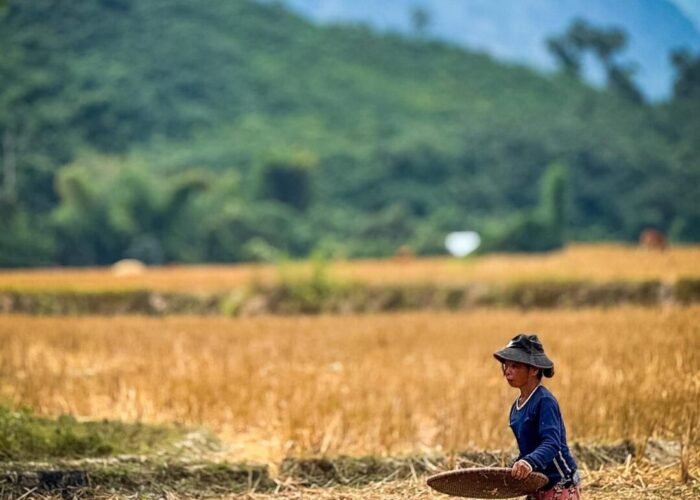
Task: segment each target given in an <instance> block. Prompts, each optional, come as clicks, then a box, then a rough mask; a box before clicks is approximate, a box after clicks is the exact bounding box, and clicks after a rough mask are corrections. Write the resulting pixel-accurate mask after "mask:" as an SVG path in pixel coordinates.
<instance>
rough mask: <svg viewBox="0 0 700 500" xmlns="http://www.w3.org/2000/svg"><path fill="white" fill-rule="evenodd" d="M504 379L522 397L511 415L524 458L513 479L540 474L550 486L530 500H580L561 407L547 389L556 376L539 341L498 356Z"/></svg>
mask: <svg viewBox="0 0 700 500" xmlns="http://www.w3.org/2000/svg"><path fill="white" fill-rule="evenodd" d="M494 357H495V358H496V359H497V360H498V361H500V362H501V366H502V368H503V375H504V376H505V377H506V380H508V383H509V384H510V385H511V387H516V388H518V389H520V396H519V397H518V399H516V400H515V402H514V403H513V407H512V408H511V410H510V427H511V429H513V433H514V434H515V439H516V440H517V441H518V448H519V449H520V454H519V455H518V459H517V460H516V462H515V464H513V468H512V472H511V473H512V475H513V477H515V478H517V479H525V478H526V477H527V476H528V475H530V473H531V472H532V471H536V472H541V473H543V474H545V475H546V476H547V478H548V479H549V482H548V483H547V484H546V485H545V486H544V487H543V488H542V489H541V490H540V491H538V492H537V493H536V494H535V495H532V496H529V497H528V500H578V499H580V498H581V490H580V485H579V483H580V479H579V475H578V472H577V468H576V462H575V461H574V459H573V457H572V456H571V453H570V452H569V447H568V445H567V444H566V429H565V428H564V421H563V420H562V416H561V412H560V411H559V403H557V400H556V398H555V397H554V396H553V395H552V393H551V392H549V390H548V389H547V388H546V387H544V386H543V385H542V377H543V376H544V377H552V376H553V375H554V363H552V361H551V360H550V359H549V358H548V357H547V355H546V354H545V353H544V347H543V346H542V343H541V342H540V340H539V339H538V338H537V335H526V334H520V335H516V336H515V337H513V339H512V340H511V341H510V342H509V343H508V345H507V346H506V347H504V348H503V349H501V350H500V351H498V352H496V353H494Z"/></svg>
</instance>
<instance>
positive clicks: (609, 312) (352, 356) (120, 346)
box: [0, 306, 700, 463]
mask: <svg viewBox="0 0 700 500" xmlns="http://www.w3.org/2000/svg"><path fill="white" fill-rule="evenodd" d="M699 317H700V307H698V306H694V307H685V308H681V307H672V308H633V307H625V308H617V309H589V310H576V311H572V310H568V311H541V310H540V311H531V312H520V311H513V310H474V311H470V312H461V313H435V312H432V313H425V312H416V313H402V314H383V315H364V316H315V317H309V316H307V317H304V316H298V317H259V318H237V319H234V318H223V317H163V318H149V317H133V316H132V317H125V316H118V317H79V318H75V317H72V318H67V317H52V318H42V317H28V316H13V315H5V316H0V345H2V348H1V349H0V398H2V399H4V401H6V402H8V403H10V404H12V405H29V406H31V407H32V408H34V409H35V410H36V412H37V413H39V414H43V415H58V414H62V413H72V414H75V415H77V416H81V417H86V418H110V419H121V420H129V421H133V420H143V421H147V422H183V423H186V424H190V425H196V426H199V425H201V426H205V427H207V428H209V429H211V430H213V431H214V432H216V433H217V434H219V435H220V436H221V437H222V438H223V439H224V440H225V441H226V442H228V443H230V444H231V452H230V453H231V458H235V459H251V460H259V461H264V462H266V463H272V462H277V461H278V460H279V459H280V458H281V457H283V456H287V455H318V454H328V455H338V454H352V455H364V454H374V455H384V454H392V455H393V454H402V453H410V452H419V453H429V452H432V451H454V450H464V449H471V448H476V449H484V448H489V449H492V448H509V447H512V446H513V445H514V440H513V437H512V435H511V433H510V430H509V429H508V427H507V413H508V409H509V407H510V404H511V402H512V400H513V398H515V396H516V394H515V392H514V391H513V390H512V389H510V388H509V387H508V386H507V384H506V383H505V381H504V380H503V379H502V377H501V374H500V368H499V366H498V364H497V362H496V361H495V360H494V359H493V358H492V356H491V353H492V352H493V351H494V350H496V349H498V348H500V347H501V346H502V345H504V344H505V343H506V342H507V341H508V339H510V337H512V336H513V335H514V334H515V333H516V332H519V331H535V332H539V334H540V335H541V338H542V339H543V341H544V344H545V347H546V348H547V351H548V353H549V354H550V356H551V357H552V358H553V359H554V361H555V364H556V371H557V374H556V375H555V377H554V378H553V379H551V380H548V381H547V382H546V383H547V385H548V386H549V387H550V388H551V389H552V390H553V391H554V393H555V394H556V395H557V397H558V398H559V400H560V403H561V406H562V410H563V413H564V417H565V421H566V424H567V427H568V433H569V440H570V441H578V442H587V441H619V440H621V439H624V438H629V439H633V440H635V441H636V442H638V443H642V442H643V441H644V440H645V439H646V438H648V437H650V436H654V437H662V438H669V439H677V440H680V441H682V442H684V443H689V444H691V445H692V446H697V443H698V435H697V434H698V433H697V432H694V431H696V426H697V422H698V420H697V419H698V415H699V414H700V322H698V318H699Z"/></svg>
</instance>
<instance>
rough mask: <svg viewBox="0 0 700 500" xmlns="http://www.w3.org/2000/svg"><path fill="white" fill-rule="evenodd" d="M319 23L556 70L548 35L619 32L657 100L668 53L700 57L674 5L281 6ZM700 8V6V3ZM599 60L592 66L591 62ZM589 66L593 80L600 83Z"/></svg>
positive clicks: (333, 1)
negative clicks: (414, 37)
mask: <svg viewBox="0 0 700 500" xmlns="http://www.w3.org/2000/svg"><path fill="white" fill-rule="evenodd" d="M282 1H283V2H284V3H285V4H287V5H290V6H292V7H293V8H295V9H296V10H297V11H298V12H301V13H303V14H305V15H307V16H309V17H310V18H311V19H314V20H317V21H320V22H346V23H347V22H363V23H368V24H369V25H371V26H373V27H376V28H378V29H380V30H382V31H400V32H403V33H409V34H410V33H416V32H420V33H421V34H422V35H423V36H429V37H436V38H439V39H441V40H446V41H449V42H451V43H454V44H457V45H461V46H463V47H465V48H467V49H471V50H474V49H478V50H483V51H485V52H487V53H488V54H492V55H493V56H494V57H496V58H498V59H501V60H505V61H509V62H513V61H517V62H521V63H523V64H528V65H532V66H534V67H536V68H539V69H540V70H547V71H548V70H551V69H552V68H554V60H553V58H552V56H551V54H550V53H549V52H548V51H547V48H546V44H545V41H546V39H547V38H548V37H550V36H552V35H554V34H556V33H559V32H561V31H564V30H565V29H566V28H567V26H568V25H569V24H571V23H572V22H573V21H574V20H575V19H583V20H585V21H587V22H590V23H592V24H594V25H596V26H600V27H604V28H610V27H618V28H621V29H623V30H624V31H625V32H626V33H627V37H628V40H629V43H628V44H627V46H626V47H625V49H624V50H623V51H622V53H621V54H619V57H618V59H619V60H620V61H624V62H625V63H626V64H627V65H629V67H630V68H631V69H632V70H633V72H634V80H635V82H636V83H637V84H638V85H639V86H640V88H641V89H642V90H643V91H644V93H645V94H646V95H647V96H649V97H651V98H654V99H659V98H663V97H665V96H667V95H668V92H669V88H670V82H671V79H672V65H671V62H670V61H669V58H668V53H669V52H671V51H672V50H675V49H679V48H686V49H688V50H691V51H694V52H696V53H697V52H700V32H698V28H697V26H696V25H694V24H693V22H692V19H690V18H689V17H688V16H687V15H685V14H684V12H683V11H681V10H680V8H679V7H678V6H677V5H675V4H674V1H673V0H614V1H610V0H496V1H494V0H352V1H337V0H282ZM689 1H690V2H693V3H696V5H697V6H698V7H699V8H700V2H698V1H697V0H689ZM591 62H592V61H591ZM597 70H598V67H597V66H596V65H595V64H589V65H588V66H587V67H586V74H587V76H589V77H590V79H591V80H592V81H595V80H596V77H599V72H598V71H597Z"/></svg>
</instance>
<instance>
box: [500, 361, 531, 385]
mask: <svg viewBox="0 0 700 500" xmlns="http://www.w3.org/2000/svg"><path fill="white" fill-rule="evenodd" d="M537 372H538V369H537V368H535V367H534V366H530V365H526V364H525V363H518V362H517V361H506V362H504V363H503V376H504V377H505V378H506V380H507V381H508V383H509V384H510V386H511V387H518V388H520V387H523V386H525V385H527V384H528V383H529V382H530V381H531V379H537Z"/></svg>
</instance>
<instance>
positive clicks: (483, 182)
mask: <svg viewBox="0 0 700 500" xmlns="http://www.w3.org/2000/svg"><path fill="white" fill-rule="evenodd" d="M0 47H2V53H1V55H0V81H1V82H2V84H1V86H0V133H1V134H2V163H1V165H2V177H1V179H2V201H1V202H0V235H1V236H0V265H3V266H19V265H43V264H78V265H88V264H104V263H110V262H113V261H115V260H118V259H120V258H123V257H127V256H131V257H137V258H140V259H143V260H146V261H149V262H166V261H184V262H193V261H197V262H203V261H224V262H225V261H239V260H248V259H270V258H275V257H276V256H279V255H282V254H287V255H291V256H304V255H308V254H310V253H312V252H314V251H323V252H327V253H332V254H336V255H350V256H361V255H387V254H391V253H393V252H394V251H395V250H396V249H397V248H398V247H400V246H402V245H408V246H410V247H412V248H413V249H414V250H416V251H417V252H422V253H432V252H438V251H440V250H441V247H442V240H443V238H444V234H445V232H447V231H451V230H456V229H464V228H470V229H476V230H479V231H481V232H483V233H484V235H485V236H486V247H487V248H491V249H516V250H517V249H522V250H537V249H544V248H551V247H553V246H556V245H558V244H560V243H561V242H562V241H563V240H564V239H578V240H592V239H620V240H629V239H633V238H636V236H637V234H638V232H639V230H640V229H641V228H642V227H645V226H648V225H652V226H657V227H659V228H661V229H663V230H666V231H669V232H670V233H671V236H672V237H674V238H676V239H681V240H685V241H697V240H699V239H700V207H698V203H697V199H698V197H699V196H698V194H699V193H698V186H700V161H699V160H700V151H698V146H697V144H699V143H700V141H698V140H697V139H698V125H697V123H698V121H697V118H696V117H697V116H698V115H697V113H696V112H693V108H694V109H696V110H697V108H698V101H699V99H698V79H699V78H698V61H697V60H696V59H694V58H693V57H691V56H687V57H685V58H678V60H677V67H678V68H679V82H678V85H677V95H676V98H675V99H674V100H673V101H672V102H669V103H664V104H662V105H657V106H651V105H645V104H643V103H639V102H636V101H633V100H630V99H629V96H626V95H625V94H624V93H620V92H615V91H612V90H611V91H596V90H593V89H591V88H589V87H587V86H585V85H584V84H583V83H581V82H580V81H579V80H578V79H577V78H575V77H574V76H571V75H568V76H567V75H566V74H564V73H562V74H561V75H559V76H556V77H552V78H545V77H543V76H541V75H538V74H536V73H533V72H532V71H530V70H528V69H526V68H523V67H518V66H507V65H503V64H499V63H496V62H494V61H492V60H490V59H489V58H487V57H485V56H483V55H478V54H474V53H470V52H466V51H464V50H461V49H457V48H454V47H449V46H446V45H443V44H441V43H437V42H431V41H426V40H423V39H420V38H416V39H411V38H407V37H401V36H398V35H394V36H386V35H378V34H375V33H373V32H371V31H369V30H368V29H367V28H363V27H341V26H330V27H317V26H314V25H312V24H310V23H308V22H306V21H305V20H303V19H302V18H300V17H297V16H295V15H293V14H291V13H289V12H288V11H287V10H285V9H284V8H283V7H281V6H279V5H270V4H267V3H266V4H260V3H256V2H253V1H248V0H240V1H235V2H231V1H225V0H218V1H209V2H202V3H193V2H190V1H188V0H167V1H166V0H139V1H136V0H92V1H89V2H74V1H72V0H53V1H49V0H32V1H31V2H27V1H21V0H8V1H7V2H6V4H5V7H4V8H3V10H2V12H1V13H0Z"/></svg>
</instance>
